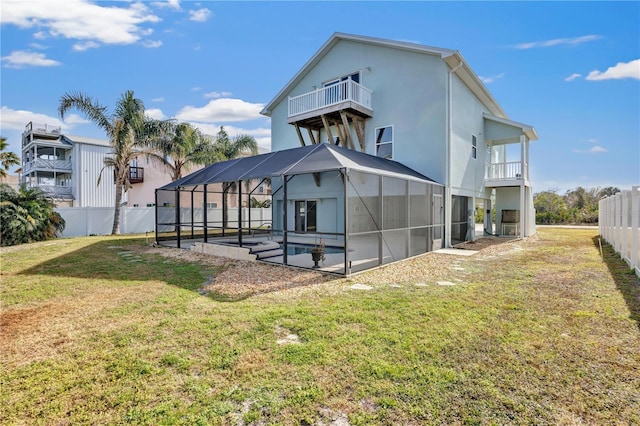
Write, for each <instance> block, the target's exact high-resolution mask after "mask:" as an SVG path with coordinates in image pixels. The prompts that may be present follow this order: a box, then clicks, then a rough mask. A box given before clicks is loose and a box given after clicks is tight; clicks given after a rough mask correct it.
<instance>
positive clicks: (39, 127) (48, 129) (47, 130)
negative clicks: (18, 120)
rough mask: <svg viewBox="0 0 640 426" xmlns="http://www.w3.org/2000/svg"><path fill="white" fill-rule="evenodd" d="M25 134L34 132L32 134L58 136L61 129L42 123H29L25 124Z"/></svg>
mask: <svg viewBox="0 0 640 426" xmlns="http://www.w3.org/2000/svg"><path fill="white" fill-rule="evenodd" d="M24 130H25V132H27V133H28V132H34V133H41V134H47V135H48V134H58V135H59V134H60V132H62V127H60V126H52V125H50V124H42V123H34V122H33V121H30V122H29V123H27V125H26V126H25V129H24Z"/></svg>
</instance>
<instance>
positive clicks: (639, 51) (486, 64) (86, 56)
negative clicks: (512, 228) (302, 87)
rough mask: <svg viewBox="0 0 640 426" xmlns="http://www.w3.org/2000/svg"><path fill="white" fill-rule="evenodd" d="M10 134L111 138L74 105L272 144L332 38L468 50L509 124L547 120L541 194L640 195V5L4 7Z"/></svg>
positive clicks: (539, 125)
mask: <svg viewBox="0 0 640 426" xmlns="http://www.w3.org/2000/svg"><path fill="white" fill-rule="evenodd" d="M0 21H1V23H2V26H1V32H2V33H1V46H0V49H1V50H0V58H1V67H0V72H1V75H0V85H1V87H0V104H1V108H2V109H1V116H0V123H1V124H0V126H1V127H0V134H2V136H4V137H7V138H8V140H9V143H10V150H12V151H14V152H16V153H19V152H20V134H21V132H22V131H23V130H24V126H25V125H26V124H27V123H28V122H29V121H34V122H38V123H48V124H53V125H61V126H62V127H63V130H64V131H65V132H66V133H69V134H77V135H83V136H93V137H99V138H104V137H105V136H104V134H102V133H101V131H100V130H99V129H97V128H95V126H93V125H92V124H90V123H87V122H86V120H84V119H83V118H82V116H80V115H76V114H71V115H70V116H68V117H67V118H66V120H65V121H64V122H63V121H61V120H60V119H59V117H58V116H57V107H58V102H59V99H60V97H61V96H62V95H63V94H64V93H65V92H67V91H82V92H85V93H87V94H89V95H91V96H93V97H94V98H96V99H97V100H99V101H100V103H102V104H103V105H106V106H108V107H109V108H112V107H113V105H114V104H115V102H116V100H117V98H118V97H119V96H120V95H121V94H122V93H123V92H124V91H126V90H133V91H134V92H135V95H136V97H139V98H141V99H142V100H143V101H144V103H145V106H146V108H147V111H148V113H149V115H151V116H153V117H156V118H177V119H179V120H182V121H189V122H193V123H196V124H197V125H198V126H199V127H200V128H201V129H202V130H203V131H205V132H207V133H210V134H213V133H215V132H216V129H217V128H218V127H219V126H220V125H224V126H225V128H227V129H228V130H229V131H230V133H231V134H237V133H247V134H250V135H252V136H254V137H255V138H256V139H257V140H258V142H259V144H260V145H262V146H264V147H268V146H269V145H270V131H269V129H270V121H269V119H268V118H266V117H262V116H260V115H259V111H260V110H261V109H262V107H263V106H264V104H266V103H268V102H269V101H270V100H271V99H272V98H273V97H274V96H275V95H276V94H277V93H278V92H279V90H280V89H281V88H282V87H283V86H284V85H285V84H286V83H287V82H288V81H289V79H290V78H291V77H292V76H293V75H294V74H295V73H296V72H297V71H298V70H299V69H300V67H301V66H302V65H303V64H304V63H305V62H306V61H307V60H308V59H309V58H310V57H311V56H312V55H313V54H314V53H315V52H316V51H317V50H318V49H319V48H320V46H322V44H323V43H324V42H325V41H326V40H327V39H328V38H329V37H330V36H331V34H332V33H333V32H336V31H338V32H346V33H352V34H358V35H366V36H372V37H381V38H388V39H393V40H402V41H410V42H415V43H421V44H425V45H428V46H434V47H442V48H448V49H456V50H459V51H460V52H461V53H462V55H463V56H464V57H465V59H466V60H467V62H468V63H469V64H470V65H471V67H472V68H473V70H474V71H475V72H476V73H477V74H478V75H479V76H480V77H481V78H482V79H483V81H485V84H486V86H487V88H488V89H489V91H491V93H492V94H493V95H494V97H495V98H496V99H497V101H498V103H499V104H500V105H501V106H502V108H503V109H504V110H505V111H506V113H507V114H508V116H509V118H510V119H512V120H515V121H520V122H524V123H527V124H530V125H533V126H534V127H535V128H536V130H537V131H538V134H539V135H540V139H539V140H538V141H535V142H533V143H532V144H531V173H532V183H533V186H534V191H535V192H539V191H544V190H548V189H555V190H558V191H559V192H560V193H564V191H566V190H568V189H572V188H575V187H577V186H584V187H596V186H598V187H605V186H618V187H620V188H621V189H629V188H630V187H631V185H638V184H640V2H531V3H529V2H320V1H318V2H310V1H307V2H213V1H211V2H209V1H199V2H193V1H173V0H170V1H157V2H156V1H144V2H136V1H127V2H125V1H119V2H98V1H94V2H89V1H86V0H60V1H56V0H46V1H45V0H42V1H28V0H3V1H2V3H1V4H0Z"/></svg>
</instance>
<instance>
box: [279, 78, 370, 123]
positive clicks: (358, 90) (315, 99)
mask: <svg viewBox="0 0 640 426" xmlns="http://www.w3.org/2000/svg"><path fill="white" fill-rule="evenodd" d="M345 101H351V102H355V103H356V104H359V105H362V106H363V107H365V108H368V109H371V90H369V89H367V88H366V87H364V86H363V85H361V84H359V83H356V82H355V81H353V80H344V81H341V82H340V83H336V84H333V85H331V86H326V87H322V88H320V89H316V90H314V91H313V92H309V93H305V94H303V95H299V96H294V97H290V98H289V117H293V116H296V115H299V114H304V113H306V112H311V111H314V110H319V109H322V108H325V107H328V106H331V105H336V104H339V103H341V102H345Z"/></svg>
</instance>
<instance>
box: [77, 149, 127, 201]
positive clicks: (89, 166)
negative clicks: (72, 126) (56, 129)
mask: <svg viewBox="0 0 640 426" xmlns="http://www.w3.org/2000/svg"><path fill="white" fill-rule="evenodd" d="M109 151H110V148H109V147H107V146H99V145H90V144H85V143H74V145H73V152H72V160H71V162H72V164H73V175H72V177H71V181H72V187H73V195H74V196H75V200H74V203H73V206H74V207H113V204H114V201H115V198H116V190H115V184H114V181H113V169H110V168H105V169H104V170H102V168H103V167H104V158H105V156H107V154H108V153H109ZM101 170H102V179H101V181H100V185H98V177H99V176H100V171H101ZM123 201H124V199H123Z"/></svg>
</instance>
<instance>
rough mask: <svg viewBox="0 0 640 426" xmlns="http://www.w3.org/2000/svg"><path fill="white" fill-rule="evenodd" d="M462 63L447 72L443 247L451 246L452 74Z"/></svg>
mask: <svg viewBox="0 0 640 426" xmlns="http://www.w3.org/2000/svg"><path fill="white" fill-rule="evenodd" d="M462 64H463V61H462V60H459V62H458V65H456V66H455V67H453V68H451V70H449V75H448V81H447V84H448V87H447V160H446V173H445V174H446V182H445V185H444V192H445V209H444V227H445V230H444V246H445V247H450V246H451V203H452V196H451V140H452V135H453V95H452V92H453V74H454V73H455V72H456V71H457V70H458V69H459V68H460V67H461V66H462Z"/></svg>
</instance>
